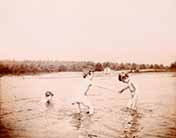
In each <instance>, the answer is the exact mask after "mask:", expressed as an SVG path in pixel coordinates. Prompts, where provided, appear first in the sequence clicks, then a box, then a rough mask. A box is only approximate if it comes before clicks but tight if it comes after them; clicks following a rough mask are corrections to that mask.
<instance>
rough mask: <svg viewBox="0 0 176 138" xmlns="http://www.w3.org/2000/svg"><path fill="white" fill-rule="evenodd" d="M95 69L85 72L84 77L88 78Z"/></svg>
mask: <svg viewBox="0 0 176 138" xmlns="http://www.w3.org/2000/svg"><path fill="white" fill-rule="evenodd" d="M92 72H93V71H91V70H89V71H88V72H84V73H83V78H86V77H87V76H88V75H91V73H92Z"/></svg>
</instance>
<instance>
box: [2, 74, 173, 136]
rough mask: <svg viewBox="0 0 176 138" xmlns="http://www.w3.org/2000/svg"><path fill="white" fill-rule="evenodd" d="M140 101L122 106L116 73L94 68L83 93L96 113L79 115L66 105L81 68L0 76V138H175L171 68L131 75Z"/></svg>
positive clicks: (74, 91) (125, 97)
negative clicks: (132, 107)
mask: <svg viewBox="0 0 176 138" xmlns="http://www.w3.org/2000/svg"><path fill="white" fill-rule="evenodd" d="M131 78H132V80H133V81H134V83H135V85H136V86H137V90H138V95H139V100H138V110H137V112H129V111H127V110H126V108H125V107H126V104H127V102H128V99H129V96H130V94H129V92H124V93H122V94H119V93H117V91H118V90H120V89H121V88H122V87H123V85H122V84H121V83H120V82H118V81H117V76H116V73H114V74H111V75H104V74H102V73H95V78H94V80H93V82H94V83H95V84H98V85H101V86H103V87H105V88H107V89H103V88H98V87H93V86H92V87H91V89H90V91H89V93H88V98H89V99H90V101H91V103H92V105H93V107H94V108H95V113H94V114H93V115H88V114H87V113H86V111H87V109H86V108H82V112H81V114H79V113H77V107H76V106H75V105H72V104H71V101H72V99H73V98H74V96H75V95H77V94H79V87H80V83H81V81H82V79H81V73H52V74H42V75H35V76H4V77H1V78H0V138H175V137H176V77H174V73H141V74H132V75H131ZM47 90H50V91H52V92H53V93H54V98H53V104H52V106H51V107H46V106H45V105H41V104H39V102H40V100H41V99H42V98H43V97H44V93H45V91H47Z"/></svg>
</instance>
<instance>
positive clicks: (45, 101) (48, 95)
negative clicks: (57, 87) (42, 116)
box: [39, 91, 54, 107]
mask: <svg viewBox="0 0 176 138" xmlns="http://www.w3.org/2000/svg"><path fill="white" fill-rule="evenodd" d="M53 96H54V94H53V93H52V92H51V91H46V92H45V98H44V99H42V100H41V101H40V102H39V104H42V103H43V104H45V105H46V107H49V106H50V105H52V98H53Z"/></svg>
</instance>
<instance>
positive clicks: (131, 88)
mask: <svg viewBox="0 0 176 138" xmlns="http://www.w3.org/2000/svg"><path fill="white" fill-rule="evenodd" d="M118 79H119V81H121V82H123V83H125V84H127V86H126V87H125V88H123V89H121V90H120V91H119V93H123V92H124V91H126V90H129V91H130V94H131V97H130V99H129V101H128V104H127V108H129V109H132V110H136V104H137V98H138V96H137V90H136V87H135V86H134V83H133V82H132V81H131V80H130V79H129V75H128V74H127V73H120V74H119V76H118Z"/></svg>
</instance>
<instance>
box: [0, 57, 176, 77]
mask: <svg viewBox="0 0 176 138" xmlns="http://www.w3.org/2000/svg"><path fill="white" fill-rule="evenodd" d="M106 67H109V68H110V69H111V70H114V71H118V70H131V71H136V72H138V71H140V70H145V69H164V70H169V69H172V70H176V62H173V63H171V65H170V66H164V65H162V64H136V63H114V62H103V63H100V62H97V63H95V62H91V61H85V62H81V61H80V62H75V61H39V60H38V61H31V60H24V61H15V60H2V61H0V74H16V75H19V74H30V73H32V74H35V73H42V72H48V73H49V72H71V71H73V72H80V71H82V70H83V69H84V68H89V69H93V70H95V71H103V70H104V69H105V68H106Z"/></svg>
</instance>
